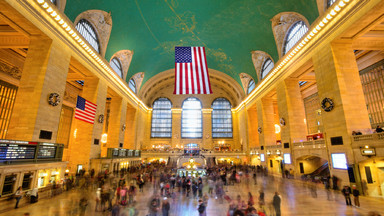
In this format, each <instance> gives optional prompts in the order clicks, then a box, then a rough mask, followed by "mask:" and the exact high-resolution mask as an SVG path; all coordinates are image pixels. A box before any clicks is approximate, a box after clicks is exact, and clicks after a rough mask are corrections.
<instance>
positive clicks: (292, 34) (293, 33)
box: [283, 21, 308, 55]
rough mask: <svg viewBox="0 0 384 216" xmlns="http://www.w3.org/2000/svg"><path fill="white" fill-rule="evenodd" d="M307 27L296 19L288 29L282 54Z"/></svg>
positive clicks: (290, 47) (301, 35)
mask: <svg viewBox="0 0 384 216" xmlns="http://www.w3.org/2000/svg"><path fill="white" fill-rule="evenodd" d="M307 31H308V27H307V25H305V23H304V22H303V21H298V22H296V23H295V24H293V25H292V27H291V29H290V30H289V31H288V34H287V39H286V40H285V44H284V51H283V54H284V55H285V54H286V53H287V52H288V51H289V50H290V49H292V47H293V46H294V45H295V44H296V43H297V42H298V41H299V40H300V39H301V38H302V37H303V36H304V35H305V34H306V33H307Z"/></svg>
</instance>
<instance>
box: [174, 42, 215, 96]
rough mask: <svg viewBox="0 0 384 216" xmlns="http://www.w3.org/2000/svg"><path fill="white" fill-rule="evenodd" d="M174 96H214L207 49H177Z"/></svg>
mask: <svg viewBox="0 0 384 216" xmlns="http://www.w3.org/2000/svg"><path fill="white" fill-rule="evenodd" d="M173 94H212V89H211V83H210V82H209V74H208V66H207V59H206V57H205V47H175V91H174V92H173Z"/></svg>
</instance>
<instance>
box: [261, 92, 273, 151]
mask: <svg viewBox="0 0 384 216" xmlns="http://www.w3.org/2000/svg"><path fill="white" fill-rule="evenodd" d="M256 106H257V120H258V127H261V130H262V132H261V134H259V143H260V145H261V146H268V145H275V144H276V134H275V123H274V119H275V117H274V110H273V100H272V99H269V98H262V99H261V100H260V101H257V102H256Z"/></svg>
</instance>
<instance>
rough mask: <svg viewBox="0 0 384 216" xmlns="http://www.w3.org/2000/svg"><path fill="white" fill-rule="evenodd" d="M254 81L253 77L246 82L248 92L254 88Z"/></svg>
mask: <svg viewBox="0 0 384 216" xmlns="http://www.w3.org/2000/svg"><path fill="white" fill-rule="evenodd" d="M255 86H256V84H255V81H254V80H253V79H251V80H249V84H248V94H250V93H251V92H252V90H253V89H255Z"/></svg>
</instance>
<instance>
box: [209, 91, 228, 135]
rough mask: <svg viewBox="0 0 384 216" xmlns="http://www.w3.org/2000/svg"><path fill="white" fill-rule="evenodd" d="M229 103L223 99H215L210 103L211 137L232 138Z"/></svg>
mask: <svg viewBox="0 0 384 216" xmlns="http://www.w3.org/2000/svg"><path fill="white" fill-rule="evenodd" d="M231 108H232V106H231V103H230V102H229V101H228V100H227V99H225V98H217V99H216V100H214V101H213V103H212V109H213V110H212V137H213V138H223V137H232V111H231Z"/></svg>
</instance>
